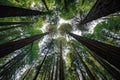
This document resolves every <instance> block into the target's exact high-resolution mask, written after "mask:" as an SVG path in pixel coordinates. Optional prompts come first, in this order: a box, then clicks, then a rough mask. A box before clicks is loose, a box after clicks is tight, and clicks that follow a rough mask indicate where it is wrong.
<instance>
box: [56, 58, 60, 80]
mask: <svg viewBox="0 0 120 80" xmlns="http://www.w3.org/2000/svg"><path fill="white" fill-rule="evenodd" d="M58 60H59V59H58V56H57V59H56V69H55V80H57V78H58V72H59V71H58V69H59V63H58Z"/></svg>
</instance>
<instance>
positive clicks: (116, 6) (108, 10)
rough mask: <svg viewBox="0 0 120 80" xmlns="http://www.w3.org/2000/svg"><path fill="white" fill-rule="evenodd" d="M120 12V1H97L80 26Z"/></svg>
mask: <svg viewBox="0 0 120 80" xmlns="http://www.w3.org/2000/svg"><path fill="white" fill-rule="evenodd" d="M118 11H120V0H109V1H108V0H96V3H95V5H94V6H93V7H92V9H91V10H90V11H89V13H88V15H87V16H86V17H85V18H84V20H83V21H82V22H81V23H80V24H86V23H87V22H90V21H92V20H96V19H98V18H100V17H104V16H107V15H109V14H112V13H115V12H118Z"/></svg>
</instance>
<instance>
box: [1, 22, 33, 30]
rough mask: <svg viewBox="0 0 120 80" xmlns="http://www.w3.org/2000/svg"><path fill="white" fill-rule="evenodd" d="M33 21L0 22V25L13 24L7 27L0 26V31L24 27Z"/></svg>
mask: <svg viewBox="0 0 120 80" xmlns="http://www.w3.org/2000/svg"><path fill="white" fill-rule="evenodd" d="M33 23H34V22H0V26H7V25H13V26H11V27H7V28H0V31H6V30H9V29H14V28H18V27H24V26H25V25H28V24H33Z"/></svg>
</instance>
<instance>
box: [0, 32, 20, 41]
mask: <svg viewBox="0 0 120 80" xmlns="http://www.w3.org/2000/svg"><path fill="white" fill-rule="evenodd" d="M14 34H19V32H11V33H7V34H2V35H0V40H3V39H5V38H8V37H10V36H12V35H14Z"/></svg>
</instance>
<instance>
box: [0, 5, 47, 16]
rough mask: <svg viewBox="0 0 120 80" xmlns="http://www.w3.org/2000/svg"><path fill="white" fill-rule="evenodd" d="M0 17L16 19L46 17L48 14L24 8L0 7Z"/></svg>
mask: <svg viewBox="0 0 120 80" xmlns="http://www.w3.org/2000/svg"><path fill="white" fill-rule="evenodd" d="M0 10H1V12H0V17H1V18H3V17H16V16H19V17H20V16H36V15H46V14H49V13H48V12H40V11H36V10H30V9H25V8H19V7H13V6H5V5H0Z"/></svg>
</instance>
